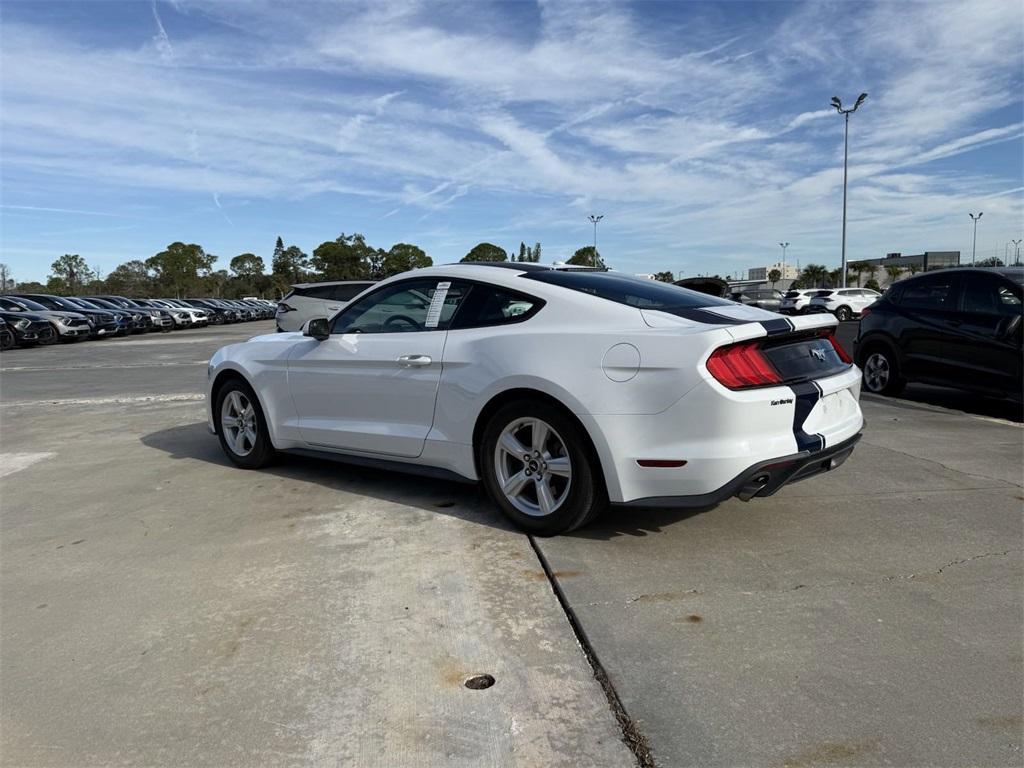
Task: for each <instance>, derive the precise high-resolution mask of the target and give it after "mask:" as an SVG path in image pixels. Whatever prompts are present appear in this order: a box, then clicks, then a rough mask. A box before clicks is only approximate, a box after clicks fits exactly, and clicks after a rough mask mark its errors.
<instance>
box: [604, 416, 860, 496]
mask: <svg viewBox="0 0 1024 768" xmlns="http://www.w3.org/2000/svg"><path fill="white" fill-rule="evenodd" d="M860 438H861V434H860V433H857V434H856V435H854V436H853V437H851V438H850V439H849V440H845V441H843V442H842V443H839V444H838V445H834V446H832V447H831V448H825V449H824V450H821V451H813V452H809V451H801V452H800V453H794V454H791V455H789V456H782V457H780V458H777V459H768V460H767V461H761V462H758V463H757V464H755V465H754V466H752V467H749V468H748V469H746V470H744V471H743V472H741V473H740V474H738V475H737V476H736V477H734V478H733V479H732V480H730V481H729V482H728V483H726V484H725V485H723V486H722V487H721V488H718V489H717V490H714V491H711V492H710V493H702V494H698V495H695V496H649V497H647V498H643V499H633V500H632V501H626V502H613V504H612V505H613V506H616V507H641V508H652V507H654V508H658V507H662V508H663V507H672V508H683V509H700V508H704V507H713V506H714V505H716V504H720V503H722V502H723V501H725V500H726V499H730V498H732V497H733V496H736V497H738V498H740V499H742V500H743V501H750V500H751V499H752V498H754V497H756V496H771V495H773V494H774V493H776V492H777V491H778V490H779V489H780V488H782V487H783V486H784V485H789V484H790V483H795V482H798V481H800V480H806V479H807V478H809V477H814V476H815V475H820V474H822V473H823V472H829V471H831V470H833V469H836V468H837V467H839V466H840V465H841V464H843V462H845V461H846V460H847V459H848V458H849V457H850V454H851V453H853V449H854V447H856V445H857V442H858V441H859V440H860Z"/></svg>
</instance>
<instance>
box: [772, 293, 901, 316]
mask: <svg viewBox="0 0 1024 768" xmlns="http://www.w3.org/2000/svg"><path fill="white" fill-rule="evenodd" d="M881 296H882V294H881V293H879V292H878V291H873V290H871V289H870V288H815V289H810V290H807V289H805V290H795V291H787V292H786V295H785V296H784V297H783V299H782V303H781V304H780V305H779V310H778V311H779V312H781V313H782V314H784V315H801V314H804V313H809V312H831V313H832V314H833V315H835V316H836V319H837V320H839V321H840V322H846V321H847V320H853V319H854V318H855V317H860V314H861V312H862V311H863V310H864V308H865V307H868V306H870V305H871V304H873V303H874V302H876V301H878V299H879V298H881Z"/></svg>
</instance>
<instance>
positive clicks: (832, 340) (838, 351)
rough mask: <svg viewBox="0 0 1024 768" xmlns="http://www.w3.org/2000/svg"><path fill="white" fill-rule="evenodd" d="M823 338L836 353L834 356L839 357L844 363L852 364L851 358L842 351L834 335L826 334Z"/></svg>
mask: <svg viewBox="0 0 1024 768" xmlns="http://www.w3.org/2000/svg"><path fill="white" fill-rule="evenodd" d="M825 338H827V339H828V340H829V343H831V344H832V349H834V350H835V351H836V354H837V355H839V359H840V360H842V361H843V362H844V363H852V362H853V358H851V357H850V356H849V355H848V354H846V350H845V349H843V345H842V344H840V343H839V339H837V338H836V335H835V334H834V333H829V334H827V335H826V336H825Z"/></svg>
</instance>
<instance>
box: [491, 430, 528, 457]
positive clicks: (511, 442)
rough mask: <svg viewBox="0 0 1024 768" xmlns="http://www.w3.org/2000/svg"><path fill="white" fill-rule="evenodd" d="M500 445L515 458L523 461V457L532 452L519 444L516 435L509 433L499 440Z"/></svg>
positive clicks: (502, 434) (504, 433)
mask: <svg viewBox="0 0 1024 768" xmlns="http://www.w3.org/2000/svg"><path fill="white" fill-rule="evenodd" d="M498 445H499V446H500V447H501V448H502V449H503V450H504V451H505V452H506V453H508V454H510V455H512V456H514V457H515V458H517V459H519V460H522V458H523V456H525V455H526V454H528V453H529V452H530V449H529V448H527V447H526V446H525V445H523V444H522V443H521V442H519V438H517V437H516V436H515V435H514V434H512V433H511V432H509V431H507V430H506V431H505V432H502V433H501V438H500V439H499V440H498Z"/></svg>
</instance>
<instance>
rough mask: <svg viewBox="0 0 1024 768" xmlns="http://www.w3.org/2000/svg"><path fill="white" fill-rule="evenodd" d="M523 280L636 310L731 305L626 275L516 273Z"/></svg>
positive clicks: (675, 287)
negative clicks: (553, 286)
mask: <svg viewBox="0 0 1024 768" xmlns="http://www.w3.org/2000/svg"><path fill="white" fill-rule="evenodd" d="M520 277H522V278H523V279H525V280H536V281H537V282H539V283H548V284H550V285H559V286H562V287H563V288H568V289H570V290H573V291H579V292H581V293H589V294H591V295H593V296H597V297H599V298H602V299H607V300H608V301H614V302H615V303H617V304H625V305H626V306H630V307H636V308H637V309H658V310H661V311H662V312H668V313H670V314H679V313H680V311H682V310H687V309H698V308H701V307H731V306H733V302H731V301H727V300H726V299H720V298H718V297H716V296H710V295H708V294H706V293H698V292H697V291H691V290H690V289H688V288H680V287H679V286H677V285H672V284H671V283H662V282H659V281H657V280H647V279H645V278H638V277H628V276H626V275H620V274H618V273H613V272H575V271H574V272H563V271H559V270H544V271H537V272H527V273H525V274H523V275H520Z"/></svg>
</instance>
